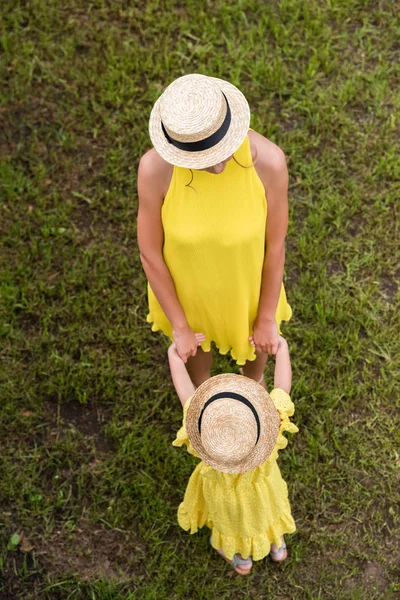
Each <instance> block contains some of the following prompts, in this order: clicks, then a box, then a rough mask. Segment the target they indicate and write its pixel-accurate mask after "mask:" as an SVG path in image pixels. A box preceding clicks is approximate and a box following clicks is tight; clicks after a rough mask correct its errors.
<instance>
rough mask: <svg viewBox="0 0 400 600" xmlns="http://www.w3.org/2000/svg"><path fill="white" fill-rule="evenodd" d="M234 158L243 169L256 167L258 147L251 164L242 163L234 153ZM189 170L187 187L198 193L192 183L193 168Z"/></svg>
mask: <svg viewBox="0 0 400 600" xmlns="http://www.w3.org/2000/svg"><path fill="white" fill-rule="evenodd" d="M232 158H233V160H234V161H235V163H236V164H237V165H239V167H242V168H243V169H250V167H254V166H255V164H256V162H257V158H258V152H257V148H256V156H255V158H254V160H253V162H252V163H251V165H242V163H240V162H239V161H238V160H236V158H235V155H233V156H232ZM189 171H190V181H189V183H186V184H185V187H187V188H190V189H191V190H193V191H194V192H196V194H197V190H196V189H195V188H194V187H193V186H192V185H191V183H192V181H193V179H194V175H193V170H192V169H189Z"/></svg>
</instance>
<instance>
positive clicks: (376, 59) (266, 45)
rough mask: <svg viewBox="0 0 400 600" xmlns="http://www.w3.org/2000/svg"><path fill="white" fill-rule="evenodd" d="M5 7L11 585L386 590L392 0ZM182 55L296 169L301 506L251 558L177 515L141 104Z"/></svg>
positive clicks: (187, 464)
mask: <svg viewBox="0 0 400 600" xmlns="http://www.w3.org/2000/svg"><path fill="white" fill-rule="evenodd" d="M2 8H3V11H2V17H1V25H0V27H1V44H2V50H3V52H2V55H1V57H0V73H1V77H2V80H3V81H4V84H3V85H2V86H1V89H0V98H1V100H0V102H1V112H0V119H1V129H2V134H3V136H2V140H1V146H0V147H1V162H0V186H1V197H2V206H1V220H0V221H1V227H2V242H3V248H2V253H1V256H2V278H1V298H2V310H3V312H2V319H1V329H0V332H1V336H2V346H1V347H2V349H1V356H2V364H3V377H2V391H1V398H2V400H1V405H0V428H1V432H2V434H1V456H0V526H1V528H2V541H1V545H0V569H1V572H2V575H1V580H0V581H1V583H0V597H1V598H5V599H7V600H8V599H10V600H11V599H14V598H17V599H23V600H30V599H34V598H40V600H42V599H43V600H58V599H67V598H74V600H75V599H76V600H80V599H86V598H87V599H96V600H97V599H98V600H106V599H110V600H111V599H112V600H116V599H137V598H140V599H145V600H152V599H156V598H157V600H163V599H167V598H168V599H169V600H170V599H177V600H178V599H179V600H181V599H184V598H199V599H207V600H208V599H210V598H212V599H213V598H221V599H223V598H235V599H236V598H246V599H253V598H254V599H255V598H274V599H277V600H283V599H289V598H290V599H292V598H294V599H296V600H297V599H299V600H300V599H303V598H304V599H310V600H311V599H312V600H317V599H324V600H325V599H327V600H328V599H337V598H340V599H349V600H359V599H360V600H361V599H364V598H366V599H368V600H369V599H373V598H397V597H399V593H400V569H399V565H400V553H399V541H400V533H399V513H398V506H399V491H398V490H399V483H400V482H399V455H398V448H399V442H400V438H399V428H398V425H399V422H398V421H399V420H398V409H399V404H398V402H399V400H398V398H399V355H400V347H399V346H400V344H399V335H398V332H399V310H398V307H399V292H398V282H399V278H400V272H399V268H398V265H399V243H398V240H399V232H398V222H399V201H398V198H399V189H400V185H399V181H400V158H399V156H400V154H399V143H398V140H399V118H400V110H399V109H400V101H399V95H398V89H399V83H400V68H399V48H398V41H397V40H398V38H399V35H400V21H399V17H398V6H397V3H396V2H394V1H392V2H391V1H390V0H386V1H385V0H381V1H380V2H372V1H370V0H346V1H344V0H329V1H326V2H323V1H322V0H310V1H309V2H302V1H300V0H282V1H281V2H279V3H278V2H269V3H260V2H256V1H255V0H241V1H240V0H239V1H236V2H233V1H231V0H228V1H226V2H219V1H216V2H205V1H203V0H200V1H199V2H196V3H195V2H193V1H192V0H190V1H188V2H185V3H178V2H175V1H174V0H171V1H170V2H164V1H160V0H149V1H148V2H146V3H145V2H136V3H127V2H124V1H118V2H117V1H115V2H110V1H107V0H94V1H91V2H89V3H84V2H80V1H79V0H67V1H66V2H63V3H60V2H57V1H56V0H47V1H46V2H45V1H44V0H32V1H30V2H22V0H20V1H17V2H11V0H4V2H3V5H2ZM189 72H202V73H206V74H209V75H213V76H218V77H222V78H225V79H228V80H230V81H232V82H233V83H234V84H237V85H239V87H240V88H241V89H242V90H243V91H244V92H245V94H246V96H247V97H248V99H249V102H250V105H251V108H252V113H253V122H252V126H253V127H254V128H255V129H257V130H258V131H260V132H261V133H263V134H264V135H266V136H267V137H269V138H270V139H272V140H273V141H274V142H276V143H277V144H279V145H280V146H281V147H282V148H283V149H284V151H285V153H286V155H287V159H288V165H289V170H290V178H291V179H290V200H291V215H290V231H289V235H288V251H287V266H286V288H287V292H288V296H289V300H290V303H291V304H292V306H293V308H294V317H293V319H292V321H291V323H290V324H289V325H287V326H286V328H285V335H286V336H287V338H288V341H289V345H290V348H291V352H292V359H293V368H294V387H293V394H292V396H293V399H294V401H295V404H296V407H297V412H296V415H295V421H296V423H297V424H298V426H299V427H300V433H299V434H298V435H297V436H295V437H293V439H291V440H290V443H289V446H288V448H287V450H286V451H285V452H284V453H282V456H281V459H280V465H281V469H282V471H283V474H284V477H285V479H286V480H287V482H288V485H289V492H290V498H291V504H292V508H293V512H294V516H295V519H296V523H297V528H298V530H297V532H296V534H295V535H293V536H290V537H289V539H288V545H289V550H290V559H289V560H288V561H287V564H285V565H282V566H279V567H277V566H276V565H272V564H270V563H269V562H268V561H267V562H266V563H259V564H256V566H255V569H254V573H253V574H252V575H251V576H250V577H249V578H246V579H240V578H238V577H236V576H233V574H232V572H231V571H230V569H229V567H227V566H225V564H224V563H223V561H221V560H219V559H218V557H216V556H215V554H214V553H212V552H211V551H210V549H209V547H208V536H207V532H206V531H205V530H204V531H201V532H200V533H199V534H198V535H196V536H193V537H190V536H188V535H187V534H186V533H185V532H183V531H181V530H180V529H179V527H178V525H177V522H176V516H175V515H176V509H177V506H178V504H179V502H180V500H181V498H182V495H183V492H184V489H185V486H186V482H187V478H188V476H189V474H190V472H191V470H192V468H193V464H194V461H193V459H192V458H191V457H188V456H185V455H184V453H183V452H179V451H178V450H176V449H175V448H172V446H171V442H172V440H173V437H174V434H175V432H176V431H177V429H178V428H179V424H180V420H181V411H180V408H179V402H178V401H177V399H176V397H175V395H174V393H173V390H172V385H171V382H170V380H169V376H168V369H167V362H166V354H165V350H166V341H165V340H163V339H162V337H161V336H156V335H154V334H152V333H151V332H150V329H149V326H148V324H146V321H145V317H146V290H145V278H144V275H143V273H142V270H141V266H140V261H139V257H138V252H137V248H136V242H135V235H136V232H135V221H136V211H137V196H136V169H137V164H138V160H139V158H140V156H141V154H142V153H143V152H144V150H145V149H147V148H148V147H149V139H148V134H147V120H148V116H149V111H150V109H151V106H152V104H153V102H154V101H155V99H156V98H157V96H158V95H159V93H160V92H161V91H162V89H163V88H164V87H165V86H166V85H167V84H168V83H169V82H170V81H172V80H173V79H174V78H176V77H178V76H179V75H182V74H184V73H189ZM215 370H216V372H220V371H223V370H235V366H234V365H233V364H232V363H231V362H230V361H229V359H228V358H226V357H217V360H216V365H215ZM271 372H272V370H271V366H270V367H269V372H268V373H269V378H270V381H271ZM15 535H17V536H18V537H15ZM13 536H14V537H13Z"/></svg>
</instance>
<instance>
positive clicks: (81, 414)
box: [43, 401, 112, 453]
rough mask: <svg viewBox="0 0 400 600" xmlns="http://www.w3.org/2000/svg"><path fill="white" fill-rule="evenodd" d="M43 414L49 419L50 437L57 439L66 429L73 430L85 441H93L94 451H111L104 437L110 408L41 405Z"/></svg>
mask: <svg viewBox="0 0 400 600" xmlns="http://www.w3.org/2000/svg"><path fill="white" fill-rule="evenodd" d="M43 409H44V412H45V414H47V415H48V416H49V418H50V423H51V431H50V435H51V437H52V438H53V439H54V438H57V437H59V436H60V435H62V433H63V432H64V431H65V430H66V429H70V428H71V427H72V428H75V429H76V430H77V431H78V432H79V433H80V434H81V435H82V436H84V437H85V440H87V441H93V443H94V445H95V448H96V451H97V452H99V453H105V452H107V451H110V450H112V448H111V447H110V444H109V442H108V440H107V438H106V436H105V435H104V432H103V430H104V425H105V423H107V422H108V421H109V419H110V417H111V413H112V408H111V407H104V406H95V405H92V404H78V403H77V402H70V403H68V404H55V403H54V402H50V401H46V402H44V403H43Z"/></svg>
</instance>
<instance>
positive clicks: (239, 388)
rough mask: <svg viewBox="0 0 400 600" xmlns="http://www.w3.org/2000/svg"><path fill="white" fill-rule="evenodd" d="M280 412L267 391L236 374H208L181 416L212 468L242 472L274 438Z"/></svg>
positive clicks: (260, 457) (257, 460)
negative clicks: (214, 375)
mask: <svg viewBox="0 0 400 600" xmlns="http://www.w3.org/2000/svg"><path fill="white" fill-rule="evenodd" d="M279 424H280V416H279V413H278V411H277V409H276V408H275V406H274V403H273V402H272V400H271V398H270V396H269V394H268V392H267V391H266V390H265V389H264V388H263V387H262V386H261V385H260V384H258V383H256V382H255V381H253V380H252V379H248V378H247V377H243V376H241V375H233V374H225V375H217V376H216V377H211V379H208V380H207V381H205V382H204V383H203V384H202V385H201V386H200V387H198V388H197V390H196V392H195V394H194V396H193V398H192V399H191V401H190V405H189V408H188V411H187V415H186V431H187V434H188V437H189V441H190V443H191V445H192V446H193V448H194V449H195V451H196V452H197V454H198V455H199V457H200V458H201V459H202V460H204V462H206V463H207V464H208V465H210V466H211V467H213V468H214V469H216V470H217V471H223V472H225V473H246V472H247V471H252V470H253V469H255V468H256V467H258V466H259V465H261V464H262V463H263V462H264V461H265V460H266V459H267V458H268V457H269V455H270V454H271V452H272V450H273V448H274V447H275V444H276V442H277V439H278V431H279Z"/></svg>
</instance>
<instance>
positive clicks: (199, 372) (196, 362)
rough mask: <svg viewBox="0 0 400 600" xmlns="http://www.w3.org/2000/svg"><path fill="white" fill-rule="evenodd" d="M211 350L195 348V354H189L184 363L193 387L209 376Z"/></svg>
mask: <svg viewBox="0 0 400 600" xmlns="http://www.w3.org/2000/svg"><path fill="white" fill-rule="evenodd" d="M211 365H212V352H211V351H210V352H204V350H202V349H201V348H198V349H197V352H196V355H195V356H190V357H189V358H188V360H187V363H186V368H187V371H188V373H189V376H190V379H191V380H192V381H193V384H194V385H195V387H199V385H201V384H202V383H204V381H207V379H210V377H211Z"/></svg>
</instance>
